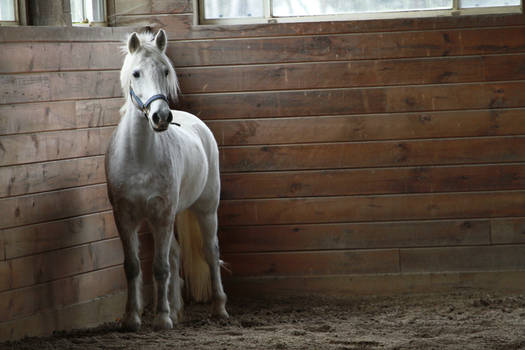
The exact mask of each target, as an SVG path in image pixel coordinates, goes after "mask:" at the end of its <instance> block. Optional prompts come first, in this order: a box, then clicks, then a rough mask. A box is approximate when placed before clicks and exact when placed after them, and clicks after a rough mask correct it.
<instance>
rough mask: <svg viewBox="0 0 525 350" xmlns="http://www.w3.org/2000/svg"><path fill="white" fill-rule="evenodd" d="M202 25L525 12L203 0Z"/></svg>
mask: <svg viewBox="0 0 525 350" xmlns="http://www.w3.org/2000/svg"><path fill="white" fill-rule="evenodd" d="M200 9H201V11H200V20H201V23H202V24H221V23H222V24H236V23H266V22H269V23H273V22H297V21H322V20H357V19H372V18H394V17H398V18H399V17H435V16H452V15H468V14H488V13H512V12H521V0H200Z"/></svg>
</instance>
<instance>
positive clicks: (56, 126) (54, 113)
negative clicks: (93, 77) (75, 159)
mask: <svg viewBox="0 0 525 350" xmlns="http://www.w3.org/2000/svg"><path fill="white" fill-rule="evenodd" d="M123 103H124V100H123V99H120V98H116V99H104V100H78V101H66V102H46V103H28V104H11V105H2V106H0V135H12V134H19V133H31V132H39V131H54V130H66V129H82V128H92V127H100V126H113V125H116V124H117V123H118V121H119V120H120V114H119V109H120V107H121V106H122V104H123Z"/></svg>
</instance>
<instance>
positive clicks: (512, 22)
mask: <svg viewBox="0 0 525 350" xmlns="http://www.w3.org/2000/svg"><path fill="white" fill-rule="evenodd" d="M523 24H525V18H524V16H523V15H522V14H509V15H504V16H502V15H498V16H495V15H476V16H452V17H428V18H397V19H375V20H362V21H327V22H316V23H315V24H313V23H311V22H310V23H309V22H295V23H262V24H244V25H199V26H194V27H192V32H191V35H192V38H221V37H273V36H294V35H319V34H341V33H343V34H346V33H371V32H372V33H373V32H385V31H389V32H396V31H421V30H438V29H452V28H483V27H505V26H519V25H523Z"/></svg>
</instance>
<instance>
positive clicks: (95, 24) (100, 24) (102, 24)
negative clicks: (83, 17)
mask: <svg viewBox="0 0 525 350" xmlns="http://www.w3.org/2000/svg"><path fill="white" fill-rule="evenodd" d="M85 1H86V0H82V5H83V6H82V7H83V12H84V13H85V12H86V2H85ZM93 1H99V0H93ZM100 1H102V3H103V6H104V21H103V22H91V21H88V22H87V23H84V22H73V16H71V26H73V27H107V26H108V1H107V0H100Z"/></svg>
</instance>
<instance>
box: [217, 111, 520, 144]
mask: <svg viewBox="0 0 525 350" xmlns="http://www.w3.org/2000/svg"><path fill="white" fill-rule="evenodd" d="M207 124H208V126H209V127H210V129H211V130H212V131H213V133H214V135H215V138H216V139H217V141H218V143H219V144H220V145H224V146H229V145H272V144H286V143H309V142H336V141H337V142H344V141H374V140H389V139H413V138H434V137H466V136H503V135H518V134H525V110H524V109H510V110H504V109H493V110H478V111H453V112H423V113H401V114H393V113H387V114H369V115H352V116H315V117H300V118H267V119H256V120H249V119H245V120H208V121H207Z"/></svg>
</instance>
